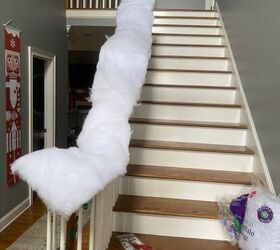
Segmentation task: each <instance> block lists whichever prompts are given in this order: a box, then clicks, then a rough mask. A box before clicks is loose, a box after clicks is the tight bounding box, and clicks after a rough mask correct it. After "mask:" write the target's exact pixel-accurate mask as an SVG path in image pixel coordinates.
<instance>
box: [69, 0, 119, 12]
mask: <svg viewBox="0 0 280 250" xmlns="http://www.w3.org/2000/svg"><path fill="white" fill-rule="evenodd" d="M119 3H120V0H66V9H95V10H100V9H116V8H117V7H118V6H119Z"/></svg>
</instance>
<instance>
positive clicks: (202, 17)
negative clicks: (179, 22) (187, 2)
mask: <svg viewBox="0 0 280 250" xmlns="http://www.w3.org/2000/svg"><path fill="white" fill-rule="evenodd" d="M155 19H206V20H219V19H220V18H219V17H204V16H201V17H200V16H155Z"/></svg>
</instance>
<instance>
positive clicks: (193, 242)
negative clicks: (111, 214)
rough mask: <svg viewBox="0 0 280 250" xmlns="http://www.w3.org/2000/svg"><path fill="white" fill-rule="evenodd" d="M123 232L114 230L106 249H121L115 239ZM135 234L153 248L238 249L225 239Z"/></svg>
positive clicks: (187, 249) (180, 249) (183, 249)
mask: <svg viewBox="0 0 280 250" xmlns="http://www.w3.org/2000/svg"><path fill="white" fill-rule="evenodd" d="M122 234H124V233H117V232H114V233H113V236H112V238H111V241H110V244H109V248H108V249H107V250H123V247H122V246H121V244H120V243H119V241H118V240H117V238H116V236H117V235H122ZM136 236H137V237H138V238H139V239H140V240H141V241H142V242H143V243H144V244H146V245H149V246H151V247H152V249H153V250H238V249H239V248H238V247H233V246H231V245H230V244H229V243H228V242H225V241H216V240H203V239H189V238H179V237H169V236H158V235H147V234H136Z"/></svg>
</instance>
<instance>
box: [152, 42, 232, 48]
mask: <svg viewBox="0 0 280 250" xmlns="http://www.w3.org/2000/svg"><path fill="white" fill-rule="evenodd" d="M152 45H153V46H174V47H199V48H226V47H227V46H226V45H215V44H195V43H194V44H178V43H153V44H152Z"/></svg>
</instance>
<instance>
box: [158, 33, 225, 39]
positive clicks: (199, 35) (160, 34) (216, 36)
mask: <svg viewBox="0 0 280 250" xmlns="http://www.w3.org/2000/svg"><path fill="white" fill-rule="evenodd" d="M153 36H188V37H209V38H224V36H223V35H210V34H177V33H174V34H173V33H172V34H170V33H153Z"/></svg>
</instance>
